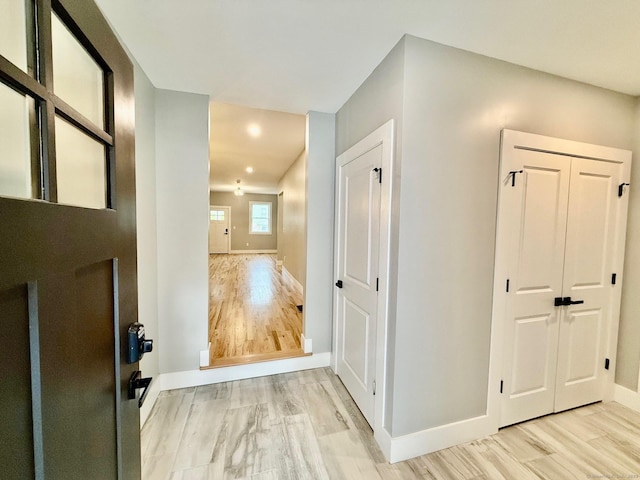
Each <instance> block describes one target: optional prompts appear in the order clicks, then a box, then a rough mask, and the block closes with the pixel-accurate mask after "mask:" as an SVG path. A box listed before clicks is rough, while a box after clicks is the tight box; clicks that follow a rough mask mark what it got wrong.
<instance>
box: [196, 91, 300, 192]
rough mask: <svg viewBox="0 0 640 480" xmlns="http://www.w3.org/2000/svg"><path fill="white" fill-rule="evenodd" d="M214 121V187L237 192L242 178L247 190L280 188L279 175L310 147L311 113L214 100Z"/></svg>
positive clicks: (211, 145)
mask: <svg viewBox="0 0 640 480" xmlns="http://www.w3.org/2000/svg"><path fill="white" fill-rule="evenodd" d="M210 122H211V123H210V134H209V151H210V158H211V162H210V166H211V168H210V173H209V177H210V178H209V187H210V189H211V190H216V191H222V192H230V191H233V190H234V189H235V188H236V187H237V184H236V180H238V179H239V180H240V187H241V189H242V190H243V191H246V192H250V193H278V191H277V187H278V180H280V178H282V176H283V175H284V173H285V172H286V171H287V169H288V168H289V166H291V164H292V163H293V162H294V161H295V160H296V158H298V156H300V154H301V153H302V151H303V150H304V142H305V128H306V117H305V116H304V115H296V114H292V113H282V112H274V111H271V110H260V109H256V108H249V107H241V106H237V105H228V104H224V103H217V102H212V103H211V106H210ZM250 126H258V127H259V128H260V130H261V132H260V135H259V136H257V137H254V136H252V135H251V134H250V133H249V131H248V130H249V127H250ZM247 167H252V168H253V170H254V171H253V173H247V172H246V168H247Z"/></svg>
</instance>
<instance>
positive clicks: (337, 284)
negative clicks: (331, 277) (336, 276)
mask: <svg viewBox="0 0 640 480" xmlns="http://www.w3.org/2000/svg"><path fill="white" fill-rule="evenodd" d="M336 287H338V288H342V280H338V281H337V282H336Z"/></svg>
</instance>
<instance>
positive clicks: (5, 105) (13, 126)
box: [0, 83, 35, 198]
mask: <svg viewBox="0 0 640 480" xmlns="http://www.w3.org/2000/svg"><path fill="white" fill-rule="evenodd" d="M33 109H34V102H33V99H32V98H30V97H27V96H26V95H23V94H21V93H19V92H16V91H15V90H13V89H11V88H9V87H7V86H6V85H4V84H2V83H0V195H4V196H8V197H18V198H33V196H34V195H33V193H34V192H33V191H32V183H31V132H30V128H29V117H30V116H31V115H35V112H34V110H33Z"/></svg>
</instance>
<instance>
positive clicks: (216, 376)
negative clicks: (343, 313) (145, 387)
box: [159, 352, 330, 390]
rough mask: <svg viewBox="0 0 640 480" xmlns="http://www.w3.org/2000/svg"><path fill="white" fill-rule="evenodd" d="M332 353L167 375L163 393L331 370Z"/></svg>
mask: <svg viewBox="0 0 640 480" xmlns="http://www.w3.org/2000/svg"><path fill="white" fill-rule="evenodd" d="M329 355H330V354H329V352H326V353H314V354H313V355H309V356H306V357H295V358H285V359H282V360H272V361H269V362H260V363H252V364H249V365H233V366H230V367H221V368H212V369H209V370H188V371H184V372H174V373H163V374H161V375H160V376H159V377H160V380H161V382H160V383H161V385H160V389H161V390H174V389H176V388H187V387H197V386H200V385H209V384H212V383H221V382H231V381H234V380H244V379H246V378H256V377H264V376H267V375H275V374H278V373H288V372H296V371H298V370H308V369H311V368H321V367H327V366H329Z"/></svg>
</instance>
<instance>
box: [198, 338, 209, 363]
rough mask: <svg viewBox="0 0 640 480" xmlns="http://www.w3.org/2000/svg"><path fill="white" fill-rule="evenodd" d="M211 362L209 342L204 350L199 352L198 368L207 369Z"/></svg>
mask: <svg viewBox="0 0 640 480" xmlns="http://www.w3.org/2000/svg"><path fill="white" fill-rule="evenodd" d="M210 361H211V342H209V345H208V346H207V349H206V350H200V368H202V367H208V366H209V362H210Z"/></svg>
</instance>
